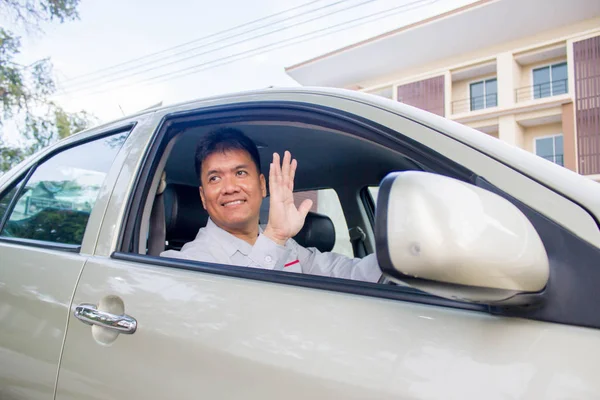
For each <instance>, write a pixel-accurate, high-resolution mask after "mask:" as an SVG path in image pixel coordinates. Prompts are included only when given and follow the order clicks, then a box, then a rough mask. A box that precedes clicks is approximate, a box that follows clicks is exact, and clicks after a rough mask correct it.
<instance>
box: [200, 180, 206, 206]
mask: <svg viewBox="0 0 600 400" xmlns="http://www.w3.org/2000/svg"><path fill="white" fill-rule="evenodd" d="M198 189H199V190H200V200H202V207H204V209H205V210H206V203H205V199H204V188H202V186H200V187H199V188H198Z"/></svg>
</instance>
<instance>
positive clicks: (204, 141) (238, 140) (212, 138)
mask: <svg viewBox="0 0 600 400" xmlns="http://www.w3.org/2000/svg"><path fill="white" fill-rule="evenodd" d="M229 150H244V151H246V152H248V154H250V158H252V161H254V164H256V169H257V170H258V173H259V174H260V173H261V171H260V155H259V154H258V148H257V147H256V144H254V142H253V141H252V140H251V139H250V138H249V137H248V136H246V135H244V133H243V132H242V131H241V130H239V129H237V128H229V127H226V128H218V129H215V130H213V131H211V132H209V133H208V134H206V135H204V136H203V137H202V138H201V139H200V140H199V141H198V145H197V146H196V155H195V156H194V163H195V167H196V175H197V176H198V182H200V185H202V162H203V161H204V160H206V157H208V156H210V155H211V154H213V153H216V152H218V151H220V152H223V153H224V152H226V151H229Z"/></svg>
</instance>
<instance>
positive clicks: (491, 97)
mask: <svg viewBox="0 0 600 400" xmlns="http://www.w3.org/2000/svg"><path fill="white" fill-rule="evenodd" d="M497 105H498V93H490V94H486V95H483V96H476V97H471V98H468V99H462V100H456V101H453V102H452V114H460V113H464V112H468V111H476V110H483V109H484V108H490V107H496V106H497Z"/></svg>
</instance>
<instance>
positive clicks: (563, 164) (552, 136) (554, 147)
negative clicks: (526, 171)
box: [533, 133, 565, 167]
mask: <svg viewBox="0 0 600 400" xmlns="http://www.w3.org/2000/svg"><path fill="white" fill-rule="evenodd" d="M557 137H562V138H563V152H562V154H560V155H561V156H562V157H563V162H562V164H559V163H557V162H556V156H557V154H556V138H557ZM544 139H552V157H553V160H548V159H547V158H546V157H542V156H540V155H539V154H538V153H537V145H538V140H544ZM564 139H565V136H564V133H557V134H553V135H545V136H538V137H535V138H533V154H535V155H536V156H538V157H541V158H544V159H546V160H548V161H552V162H553V163H554V164H556V165H560V166H562V167H564V166H565V158H564V156H565V146H564Z"/></svg>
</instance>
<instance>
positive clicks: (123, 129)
mask: <svg viewBox="0 0 600 400" xmlns="http://www.w3.org/2000/svg"><path fill="white" fill-rule="evenodd" d="M135 125H136V123H135V122H130V123H128V124H125V125H122V126H119V127H117V128H113V129H110V130H107V131H104V132H100V133H97V134H93V135H90V136H87V137H84V138H81V139H77V140H73V141H72V142H68V143H65V144H64V145H61V146H58V147H56V148H54V149H52V150H51V151H49V152H48V153H45V154H43V155H41V156H39V157H37V158H34V160H32V162H31V164H29V165H27V166H26V167H24V170H23V171H21V172H19V173H17V174H16V175H15V176H13V177H12V178H11V180H10V181H9V182H8V183H7V184H6V186H5V187H4V188H3V189H2V191H1V192H0V197H1V196H4V195H6V194H7V193H8V192H10V190H11V189H12V188H13V187H14V185H15V184H17V185H19V188H18V189H17V191H16V192H15V193H14V195H13V197H12V199H11V201H10V203H9V205H8V207H7V208H6V213H5V214H4V216H3V217H2V219H0V232H2V231H3V230H4V226H5V225H6V223H7V222H8V220H9V219H10V216H11V215H12V213H13V211H14V207H15V206H16V204H17V202H18V201H19V199H20V198H21V195H22V193H23V190H24V189H25V187H26V186H27V182H28V181H29V179H30V178H31V176H32V175H33V174H34V173H35V171H36V170H37V169H38V167H40V166H41V165H43V164H44V163H45V162H46V161H48V160H49V159H50V158H52V157H54V156H56V155H57V154H59V153H62V152H64V151H67V150H70V149H72V148H74V147H77V146H81V145H84V144H86V143H90V142H93V141H96V140H101V139H104V138H106V137H109V136H112V135H117V134H119V133H127V135H129V134H130V133H131V132H132V130H133V128H134V127H135ZM125 140H127V139H125ZM122 148H123V146H121V149H119V151H118V152H120V151H122ZM118 152H117V153H118ZM113 163H114V161H113ZM19 180H21V182H20V183H17V182H18V181H19ZM93 209H94V207H92V212H93ZM90 217H91V213H90ZM88 223H89V218H88ZM86 229H87V223H86ZM84 241H85V232H84V235H83V238H82V241H81V243H80V244H68V243H56V242H49V241H44V240H36V239H29V238H16V237H7V236H0V242H1V243H11V244H19V245H24V246H29V247H37V248H43V249H51V250H59V251H65V252H70V253H79V252H80V251H81V246H82V244H83V242H84Z"/></svg>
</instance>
